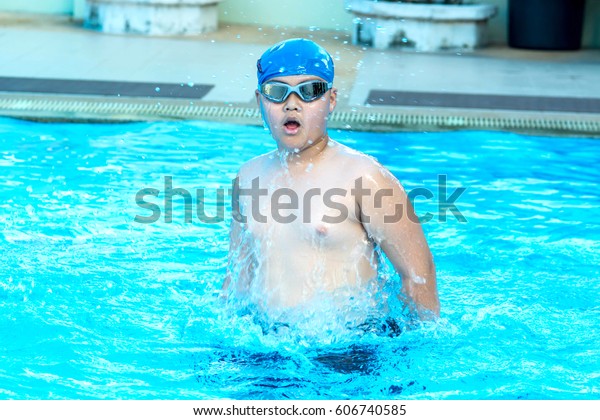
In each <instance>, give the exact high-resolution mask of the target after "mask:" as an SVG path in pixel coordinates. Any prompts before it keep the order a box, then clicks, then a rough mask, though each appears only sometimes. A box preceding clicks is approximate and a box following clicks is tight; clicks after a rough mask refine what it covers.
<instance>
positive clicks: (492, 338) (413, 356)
mask: <svg viewBox="0 0 600 420" xmlns="http://www.w3.org/2000/svg"><path fill="white" fill-rule="evenodd" d="M332 137H334V138H336V139H338V140H340V141H341V142H343V143H345V144H348V145H350V146H352V147H355V148H357V149H359V150H362V151H364V152H366V153H369V154H372V155H374V156H376V157H377V158H378V159H379V160H380V161H381V162H382V163H383V164H384V165H386V166H387V167H388V168H390V169H391V170H392V171H393V172H394V173H395V174H396V175H397V176H398V178H399V179H400V180H401V181H402V182H403V184H404V185H405V187H406V189H407V190H411V189H413V188H420V187H424V188H428V189H430V190H431V191H432V192H433V193H434V195H436V197H435V198H437V196H438V183H439V175H443V174H445V175H447V180H448V181H447V183H448V195H450V194H451V193H452V191H454V189H455V188H457V187H466V188H467V190H466V191H465V193H464V194H463V195H461V196H460V197H459V198H458V200H457V201H456V205H457V207H458V208H459V209H460V210H461V212H462V214H463V215H464V216H465V218H466V219H467V222H466V223H461V222H459V221H457V220H456V219H455V218H454V217H453V216H452V215H451V214H450V213H448V220H447V221H446V222H440V221H439V220H437V219H434V220H432V221H431V222H429V223H426V224H425V225H424V229H425V232H426V235H427V237H428V240H429V243H430V246H431V249H432V251H433V254H434V256H435V260H436V264H437V270H438V271H437V273H438V283H439V293H440V300H441V304H442V317H441V320H440V321H439V322H438V323H437V324H433V325H424V326H423V327H422V328H420V329H416V330H412V331H406V332H404V333H402V334H400V335H399V336H397V337H393V338H392V337H389V336H382V335H376V334H372V333H366V334H362V335H360V334H358V333H355V332H354V333H353V332H343V331H341V330H340V331H338V330H335V329H331V330H330V331H329V332H328V331H327V330H326V329H323V328H320V327H319V325H320V322H321V321H325V320H318V319H317V320H314V323H313V324H311V325H306V326H304V327H303V328H299V329H297V330H293V331H290V332H288V333H287V334H285V335H283V336H277V337H275V336H273V335H264V334H263V333H262V330H261V327H260V326H259V325H257V324H256V323H255V322H254V321H253V319H252V317H251V316H249V315H246V316H244V315H241V314H240V315H233V314H231V313H230V312H229V311H227V310H226V308H225V307H224V305H223V304H222V303H221V301H220V300H219V299H218V298H217V296H216V295H217V291H218V289H219V288H220V285H221V282H222V280H223V277H224V273H225V268H226V257H227V246H228V239H227V225H228V222H219V223H212V224H206V223H200V222H199V221H198V220H197V219H196V218H194V220H193V223H184V217H183V206H182V205H181V203H180V202H178V201H177V200H176V202H175V204H174V210H173V223H170V224H169V223H165V222H164V215H163V217H161V219H160V220H159V221H157V222H156V223H152V224H140V223H136V222H134V218H135V217H136V215H143V216H147V215H148V214H149V211H148V210H145V209H141V208H140V207H138V206H137V205H136V201H135V194H136V192H137V191H139V190H140V189H142V188H156V189H159V190H161V191H163V190H164V179H165V176H172V180H173V186H174V187H180V188H186V189H188V190H189V191H195V190H196V189H200V188H204V189H205V190H206V192H207V194H206V203H205V204H206V211H207V212H208V213H210V212H211V211H212V210H211V209H212V207H211V205H214V204H215V203H216V194H212V193H211V192H213V191H216V189H217V188H219V187H223V188H224V187H228V186H229V185H230V182H231V180H232V178H233V177H234V176H235V174H236V171H237V168H238V167H239V165H240V164H241V163H242V162H244V161H246V160H247V159H249V158H251V157H252V156H254V155H256V154H258V153H263V152H266V151H268V150H270V149H271V148H272V147H273V142H272V140H271V139H270V137H269V136H268V134H266V133H265V132H264V131H263V130H262V129H260V128H254V127H240V126H229V125H221V124H212V123H200V122H182V123H148V124H115V125H76V124H40V123H31V122H22V121H15V120H11V119H0V229H1V234H0V254H1V255H2V257H1V259H0V398H3V399H27V398H41V399H46V398H50V399H55V398H56V399H62V398H68V399H74V398H77V399H88V398H111V399H112V398H123V399H128V398H136V399H146V398H147V399H163V398H164V399H188V398H235V399H247V398H257V399H267V398H268V399H287V398H302V399H309V398H310V399H324V398H327V399H344V398H357V399H358V398H361V399H363V398H366V399H370V398H383V399H388V398H391V399H395V398H402V399H412V398H419V399H423V398H436V399H437V398H441V399H446V398H452V399H467V398H468V399H472V398H475V399H491V398H493V399H498V398H506V399H517V398H522V399H592V398H594V399H597V398H599V397H600V281H599V275H598V271H599V267H600V255H599V252H598V250H600V222H599V221H600V210H599V209H600V194H599V192H598V184H599V181H600V171H599V170H598V168H599V166H600V165H599V164H600V141H598V140H592V139H583V138H577V139H576V138H562V139H559V138H545V137H526V136H521V135H516V134H510V133H499V132H449V133H392V134H369V133H350V132H333V133H332ZM435 198H434V199H432V200H424V199H420V200H417V202H416V209H417V213H419V214H424V213H425V212H427V211H430V212H432V213H433V212H435V211H436V209H437V201H436V199H435ZM156 202H158V203H160V197H159V199H158V200H156Z"/></svg>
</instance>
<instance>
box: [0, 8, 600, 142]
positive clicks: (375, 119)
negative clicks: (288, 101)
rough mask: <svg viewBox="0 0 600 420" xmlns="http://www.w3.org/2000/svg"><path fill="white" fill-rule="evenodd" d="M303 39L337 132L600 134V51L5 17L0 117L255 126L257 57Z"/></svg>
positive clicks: (0, 23) (0, 35) (1, 21)
mask: <svg viewBox="0 0 600 420" xmlns="http://www.w3.org/2000/svg"><path fill="white" fill-rule="evenodd" d="M299 36H302V37H307V38H311V39H313V40H315V41H316V42H318V43H320V44H322V45H323V46H324V47H325V48H327V49H328V50H329V52H330V53H331V54H332V55H333V56H334V59H335V64H336V82H335V84H336V85H337V87H338V88H339V91H340V95H339V104H338V108H337V110H336V112H335V113H334V114H333V116H332V119H331V122H330V124H331V126H333V127H336V128H351V129H360V130H386V129H393V130H436V129H438V130H439V129H457V128H472V129H507V130H512V131H521V132H523V131H524V132H556V133H566V134H576V135H591V136H600V50H581V51H573V52H543V51H529V50H516V49H511V48H508V47H490V48H485V49H480V50H476V51H474V52H457V51H453V52H450V51H449V52H442V53H435V54H432V53H427V54H425V53H416V52H407V51H400V50H385V51H380V50H375V49H372V48H369V47H361V46H354V45H352V44H351V42H350V34H349V33H347V32H332V31H320V30H315V31H309V30H306V31H302V30H296V29H287V28H259V27H256V26H242V25H237V26H236V25H227V26H225V25H222V26H221V27H220V28H219V30H218V31H217V32H214V33H209V34H204V35H201V36H193V37H169V38H166V37H144V36H137V35H109V34H104V33H99V32H95V31H90V30H87V29H85V28H83V27H82V26H81V24H80V23H75V22H71V21H70V20H68V19H66V18H60V17H59V18H56V17H48V16H32V15H15V14H0V57H2V58H1V59H0V115H4V116H15V117H22V118H34V119H41V120H76V121H115V120H116V121H139V120H156V119H204V120H218V121H223V122H233V123H245V124H260V118H259V116H258V111H257V108H256V103H255V99H254V90H255V84H256V74H255V63H256V60H257V58H258V57H259V56H260V54H261V53H262V52H263V51H264V50H265V49H266V48H267V47H268V46H270V45H272V44H273V43H275V42H277V41H279V40H282V39H286V38H291V37H299Z"/></svg>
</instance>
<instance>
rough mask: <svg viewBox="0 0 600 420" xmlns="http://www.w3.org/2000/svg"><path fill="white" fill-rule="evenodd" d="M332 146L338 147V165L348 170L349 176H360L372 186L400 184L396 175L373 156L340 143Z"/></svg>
mask: <svg viewBox="0 0 600 420" xmlns="http://www.w3.org/2000/svg"><path fill="white" fill-rule="evenodd" d="M334 147H336V148H338V150H337V155H338V159H339V160H340V161H339V165H340V167H342V168H344V171H348V172H349V175H350V176H353V177H354V178H361V179H362V180H363V183H365V184H370V185H372V186H376V185H378V186H382V185H389V184H394V185H398V186H401V185H400V181H398V179H397V178H396V176H395V175H394V174H392V173H391V172H390V170H389V169H387V168H386V167H385V166H383V165H382V164H381V163H379V161H378V160H377V159H376V158H375V157H373V156H370V155H367V154H366V153H363V152H360V151H358V150H355V149H352V148H350V147H348V146H345V145H342V144H340V143H336V144H335V146H334Z"/></svg>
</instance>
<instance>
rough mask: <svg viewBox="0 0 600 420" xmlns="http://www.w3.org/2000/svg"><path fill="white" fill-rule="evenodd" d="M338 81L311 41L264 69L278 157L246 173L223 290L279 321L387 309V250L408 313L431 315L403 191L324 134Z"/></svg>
mask: <svg viewBox="0 0 600 420" xmlns="http://www.w3.org/2000/svg"><path fill="white" fill-rule="evenodd" d="M333 75H334V66H333V60H332V58H331V56H330V55H329V54H328V53H327V52H326V51H325V50H324V49H323V48H321V47H320V46H319V45H317V44H315V43H314V42H312V41H310V40H307V39H291V40H287V41H283V42H280V43H278V44H276V45H274V46H273V47H272V48H270V49H269V50H267V51H266V52H265V53H264V54H263V55H262V57H261V58H260V59H259V60H258V62H257V76H258V89H257V91H256V100H257V103H258V106H259V107H260V110H261V114H262V117H263V120H264V122H265V126H266V127H267V128H268V129H269V130H270V132H271V135H272V136H273V139H274V140H275V142H276V144H277V149H276V150H274V151H272V152H270V153H267V154H265V155H262V156H258V157H256V158H254V159H252V160H250V161H249V162H247V163H246V164H244V165H243V166H242V167H241V169H240V170H239V173H238V178H237V179H236V184H235V186H234V191H233V220H232V222H231V230H230V253H229V258H230V270H229V271H228V276H227V279H226V280H225V283H224V285H223V288H224V289H225V290H228V292H229V293H231V294H233V295H234V296H236V298H237V299H240V298H241V297H243V298H244V299H246V300H247V303H251V304H253V305H256V306H257V307H258V309H259V310H261V311H263V312H266V313H269V314H272V315H273V314H274V316H275V317H276V318H279V319H281V318H282V317H283V316H286V314H288V315H289V313H290V312H293V311H294V310H296V312H298V311H300V312H302V311H304V312H306V311H312V310H313V309H312V308H314V307H318V306H319V305H333V306H334V307H335V306H336V305H337V306H338V307H340V308H341V307H348V303H349V302H354V303H355V304H354V306H352V305H351V306H352V309H351V310H352V311H354V312H356V310H357V308H356V306H357V305H359V306H360V305H365V306H366V307H368V308H370V309H372V308H383V307H385V306H386V302H380V301H378V300H381V299H382V297H381V294H382V293H381V291H382V289H383V285H382V284H380V283H382V281H381V279H379V278H378V269H379V268H380V267H379V266H380V264H381V263H380V261H379V258H378V257H379V255H378V253H379V250H382V251H383V252H384V253H385V255H386V256H387V257H388V259H389V260H390V262H391V263H392V265H393V267H394V269H395V270H396V271H397V272H398V274H399V275H400V276H401V278H402V293H401V294H400V296H399V297H400V299H401V301H402V302H403V303H404V305H405V306H406V307H407V308H408V309H409V311H411V312H412V313H415V314H417V315H418V316H419V317H420V318H422V319H423V318H434V317H436V316H437V315H439V308H440V307H439V301H438V296H437V286H436V278H435V267H434V263H433V260H432V256H431V253H430V251H429V247H428V245H427V242H426V240H425V237H424V235H423V231H422V229H421V226H420V224H419V222H418V219H417V217H416V216H415V214H414V210H413V208H412V205H411V203H410V201H409V200H408V198H407V195H406V193H405V191H404V189H403V188H402V186H401V185H400V183H399V182H398V180H397V179H396V178H395V177H394V176H393V175H392V174H391V173H390V172H389V171H388V170H386V169H385V168H383V167H382V166H381V165H380V164H379V163H377V162H376V161H375V160H374V159H373V158H371V157H369V156H366V155H364V154H362V153H359V152H357V151H355V150H353V149H350V148H348V147H346V146H344V145H342V144H339V143H337V142H335V141H334V140H332V139H331V138H330V137H329V135H328V134H327V119H328V117H329V115H330V114H331V113H332V112H333V110H334V109H335V106H336V102H337V89H335V88H334V87H333ZM325 302H327V303H325ZM370 309H369V310H370ZM369 310H365V311H363V312H364V314H367V312H369ZM311 313H312V312H311ZM371 313H372V312H371ZM356 316H358V317H359V318H360V316H361V315H356ZM367 316H368V315H364V316H363V318H366V317H367ZM363 321H364V319H363ZM358 322H359V323H360V322H361V321H360V320H359V321H358Z"/></svg>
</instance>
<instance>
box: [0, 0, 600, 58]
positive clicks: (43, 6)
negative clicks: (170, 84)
mask: <svg viewBox="0 0 600 420" xmlns="http://www.w3.org/2000/svg"><path fill="white" fill-rule="evenodd" d="M478 2H479V3H488V4H493V5H496V6H497V7H498V10H499V13H498V15H497V16H496V17H495V18H493V19H492V20H491V21H490V37H491V42H492V43H493V44H500V45H503V44H506V43H507V32H508V30H507V15H508V0H478ZM84 10H85V0H0V12H2V11H6V12H27V13H47V14H60V15H70V16H73V18H74V19H83V16H84ZM219 22H220V23H223V24H227V23H236V24H249V25H254V26H277V25H278V26H280V27H288V28H298V27H299V28H310V27H313V28H321V29H329V30H338V31H344V32H350V30H351V26H352V16H351V15H350V14H349V13H347V12H346V11H345V10H344V0H225V1H223V2H222V3H220V4H219ZM583 47H584V48H600V0H586V12H585V24H584V29H583Z"/></svg>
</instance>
